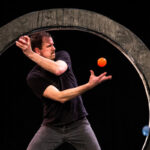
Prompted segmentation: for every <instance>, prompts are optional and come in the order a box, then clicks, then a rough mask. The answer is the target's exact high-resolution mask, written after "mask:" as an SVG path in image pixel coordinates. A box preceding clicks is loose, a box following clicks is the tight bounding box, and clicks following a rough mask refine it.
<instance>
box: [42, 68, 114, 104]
mask: <svg viewBox="0 0 150 150" xmlns="http://www.w3.org/2000/svg"><path fill="white" fill-rule="evenodd" d="M111 78H112V76H111V75H109V76H106V72H105V73H102V74H101V75H99V76H95V74H94V72H93V71H92V70H91V76H90V79H89V82H88V83H86V84H83V85H81V86H78V87H75V88H71V89H66V90H63V91H59V90H58V89H57V88H56V87H55V86H53V85H50V86H48V87H47V88H46V89H45V91H44V92H43V96H44V97H46V98H50V99H53V100H56V101H59V102H61V103H65V102H66V101H68V100H70V99H73V98H75V97H76V96H79V95H81V94H83V93H84V92H86V91H88V90H90V89H92V88H94V87H95V86H97V85H98V84H100V83H101V82H103V81H105V80H110V79H111Z"/></svg>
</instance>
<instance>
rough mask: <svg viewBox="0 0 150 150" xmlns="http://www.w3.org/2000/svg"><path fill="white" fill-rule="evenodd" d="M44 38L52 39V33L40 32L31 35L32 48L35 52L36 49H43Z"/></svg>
mask: <svg viewBox="0 0 150 150" xmlns="http://www.w3.org/2000/svg"><path fill="white" fill-rule="evenodd" d="M43 37H51V35H50V33H49V32H47V31H40V32H36V33H33V34H32V35H30V38H31V47H32V49H33V50H34V49H35V48H36V47H37V48H39V49H42V39H43Z"/></svg>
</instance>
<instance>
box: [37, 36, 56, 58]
mask: <svg viewBox="0 0 150 150" xmlns="http://www.w3.org/2000/svg"><path fill="white" fill-rule="evenodd" d="M40 55H41V56H43V57H45V58H48V59H51V60H54V59H55V47H54V42H53V39H52V37H43V39H42V49H41V50H40Z"/></svg>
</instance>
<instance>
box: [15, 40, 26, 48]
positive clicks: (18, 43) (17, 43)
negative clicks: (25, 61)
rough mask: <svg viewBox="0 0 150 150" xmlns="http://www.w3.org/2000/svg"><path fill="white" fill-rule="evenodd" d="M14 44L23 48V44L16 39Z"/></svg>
mask: <svg viewBox="0 0 150 150" xmlns="http://www.w3.org/2000/svg"><path fill="white" fill-rule="evenodd" d="M16 45H17V46H18V47H19V48H21V49H24V46H23V45H22V44H21V43H20V42H18V41H16Z"/></svg>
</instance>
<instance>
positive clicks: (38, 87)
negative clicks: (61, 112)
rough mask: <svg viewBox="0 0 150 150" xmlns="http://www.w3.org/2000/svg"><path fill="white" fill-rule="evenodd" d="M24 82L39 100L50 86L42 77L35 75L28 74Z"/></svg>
mask: <svg viewBox="0 0 150 150" xmlns="http://www.w3.org/2000/svg"><path fill="white" fill-rule="evenodd" d="M26 80H27V84H28V86H29V87H30V88H31V90H32V91H33V93H34V94H35V95H36V96H37V97H38V98H39V99H41V98H42V97H43V92H44V90H45V89H46V88H47V87H48V86H49V85H50V84H51V83H50V81H47V80H46V79H45V78H44V77H43V76H42V75H40V74H37V73H34V74H32V75H31V74H29V75H28V76H27V78H26Z"/></svg>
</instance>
